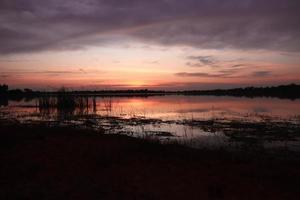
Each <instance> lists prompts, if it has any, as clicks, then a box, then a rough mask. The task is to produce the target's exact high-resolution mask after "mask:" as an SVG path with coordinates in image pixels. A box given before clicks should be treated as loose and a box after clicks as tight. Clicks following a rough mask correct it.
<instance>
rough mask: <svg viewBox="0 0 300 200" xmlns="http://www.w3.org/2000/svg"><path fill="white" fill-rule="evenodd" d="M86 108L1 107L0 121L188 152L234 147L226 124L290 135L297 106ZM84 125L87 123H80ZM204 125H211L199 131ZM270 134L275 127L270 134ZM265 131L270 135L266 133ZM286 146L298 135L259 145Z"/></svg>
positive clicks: (121, 100) (145, 100)
mask: <svg viewBox="0 0 300 200" xmlns="http://www.w3.org/2000/svg"><path fill="white" fill-rule="evenodd" d="M88 102H89V106H88V107H87V108H85V109H77V110H74V111H72V112H71V113H67V114H66V113H62V112H61V111H59V110H57V109H47V110H44V109H40V108H39V107H38V100H37V99H31V100H27V101H26V100H21V101H8V105H7V106H3V105H2V107H1V109H0V111H1V116H2V117H4V118H5V117H6V118H15V119H17V120H19V121H23V122H26V121H27V122H28V121H29V122H32V121H39V120H49V121H59V122H61V123H73V124H74V125H78V126H80V125H81V126H82V125H86V124H89V125H91V126H93V127H94V128H104V129H106V132H107V133H111V134H115V133H120V134H127V135H132V136H136V137H149V138H152V137H159V138H160V139H162V140H164V141H169V140H174V139H176V140H177V141H180V142H182V143H185V142H186V143H188V145H191V146H203V145H206V146H222V145H228V144H230V145H232V144H239V142H237V141H236V142H234V143H233V142H232V141H231V140H232V139H231V138H230V137H228V135H226V134H225V133H224V130H225V129H230V128H231V127H230V126H228V125H227V124H226V123H231V122H243V123H244V122H247V123H250V128H251V127H255V126H254V125H255V123H270V124H267V125H266V127H267V126H273V125H274V124H275V125H276V126H277V124H279V123H291V124H293V125H295V126H296V128H295V129H293V130H292V131H294V132H295V130H298V126H299V121H300V120H299V118H300V117H299V116H300V100H283V99H276V98H253V99H251V98H242V97H214V96H179V95H171V96H151V97H105V98H104V97H89V98H88ZM68 114H69V115H68ZM62 116H63V117H62ZM66 116H68V117H66ZM70 116H71V118H70ZM87 120H88V122H89V123H86V122H87ZM209 121H210V122H213V125H203V123H205V122H209ZM216 122H217V127H220V126H221V127H224V128H217V129H216V127H214V126H216V125H215V124H216ZM197 123H200V125H199V124H197ZM224 123H225V124H224ZM253 123H254V125H253ZM248 126H249V125H247V128H248V129H249V127H248ZM289 126H290V125H287V127H289ZM242 128H243V127H242ZM213 129H214V130H213ZM215 129H216V130H215ZM275 129H276V127H275V128H274V131H275ZM270 130H271V133H272V128H271V129H270ZM261 131H262V132H267V131H265V130H261ZM275 132H276V131H275ZM262 134H265V133H262ZM293 136H294V135H293ZM287 145H288V146H289V147H292V148H295V149H297V148H298V147H300V146H299V143H298V135H296V137H293V139H286V140H284V141H282V139H281V140H270V141H265V142H263V146H264V147H269V146H287Z"/></svg>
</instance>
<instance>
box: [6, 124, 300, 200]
mask: <svg viewBox="0 0 300 200" xmlns="http://www.w3.org/2000/svg"><path fill="white" fill-rule="evenodd" d="M297 156H298V155H297V154H291V153H287V152H286V153H282V152H281V153H280V154H278V155H277V154H269V153H265V152H248V151H245V152H228V151H224V150H195V149H190V148H187V147H182V146H179V145H160V144H158V143H155V142H146V141H144V140H140V139H134V138H129V137H126V136H117V135H115V136H113V135H103V134H101V133H96V132H93V131H89V130H75V129H72V128H46V127H45V126H41V125H35V126H33V125H31V126H30V127H29V126H24V125H18V124H16V123H10V124H7V123H6V124H5V125H4V124H3V123H0V199H3V200H6V199H30V200H31V199H38V200H41V199H299V196H300V189H299V186H300V161H299V160H300V159H298V157H297Z"/></svg>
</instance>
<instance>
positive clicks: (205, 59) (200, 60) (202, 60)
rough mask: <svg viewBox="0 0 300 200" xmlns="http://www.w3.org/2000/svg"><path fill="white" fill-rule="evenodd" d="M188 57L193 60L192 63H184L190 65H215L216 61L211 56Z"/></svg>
mask: <svg viewBox="0 0 300 200" xmlns="http://www.w3.org/2000/svg"><path fill="white" fill-rule="evenodd" d="M188 59H189V60H192V61H193V62H192V63H191V62H187V63H186V65H188V66H190V67H204V66H212V67H216V64H217V62H218V61H217V60H216V59H215V58H214V57H213V56H189V57H188Z"/></svg>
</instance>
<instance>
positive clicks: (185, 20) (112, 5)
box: [0, 0, 300, 90]
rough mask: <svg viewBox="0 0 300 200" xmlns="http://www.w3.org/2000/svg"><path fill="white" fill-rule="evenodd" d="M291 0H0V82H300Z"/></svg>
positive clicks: (101, 85)
mask: <svg viewBox="0 0 300 200" xmlns="http://www.w3.org/2000/svg"><path fill="white" fill-rule="evenodd" d="M299 24H300V1H299V0H268V1H266V0H265V1H263V0H63V1H62V0H47V1H41V0H0V84H3V83H6V84H8V85H9V86H10V87H11V88H25V87H29V88H33V89H40V90H53V89H57V88H59V87H62V86H65V87H67V88H72V89H128V88H129V89H141V88H148V89H155V90H156V89H166V90H183V89H213V88H232V87H244V86H250V85H254V86H265V85H279V84H288V83H292V82H293V83H300V25H299Z"/></svg>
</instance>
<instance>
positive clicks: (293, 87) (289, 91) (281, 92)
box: [0, 84, 300, 105]
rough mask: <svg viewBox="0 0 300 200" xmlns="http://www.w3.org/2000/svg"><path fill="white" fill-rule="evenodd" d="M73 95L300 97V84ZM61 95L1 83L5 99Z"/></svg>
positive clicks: (0, 86) (0, 91)
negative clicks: (11, 88) (14, 87)
mask: <svg viewBox="0 0 300 200" xmlns="http://www.w3.org/2000/svg"><path fill="white" fill-rule="evenodd" d="M66 94H67V95H71V96H72V95H73V96H117V97H120V96H124V97H127V96H128V97H129V96H141V97H147V96H157V95H172V94H173V95H174V94H177V95H213V96H239V97H242V96H244V97H277V98H287V99H298V98H300V85H297V84H289V85H280V86H273V87H246V88H235V89H216V90H187V91H164V90H148V89H143V90H94V91H67V90H64V95H66ZM45 95H46V96H59V95H61V90H58V91H52V92H50V91H47V92H44V91H34V90H31V89H28V88H26V89H23V90H21V89H13V90H9V87H8V86H7V85H0V97H1V101H3V99H5V98H6V99H11V100H22V99H23V98H25V99H33V98H37V97H42V96H45ZM0 105H1V104H0Z"/></svg>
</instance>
